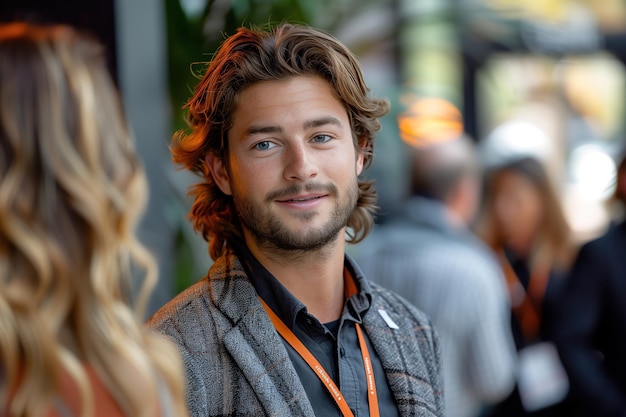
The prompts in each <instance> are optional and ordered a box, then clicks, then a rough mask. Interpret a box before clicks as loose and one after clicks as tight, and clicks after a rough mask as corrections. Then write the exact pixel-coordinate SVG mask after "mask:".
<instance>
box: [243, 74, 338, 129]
mask: <svg viewBox="0 0 626 417" xmlns="http://www.w3.org/2000/svg"><path fill="white" fill-rule="evenodd" d="M320 116H334V117H336V118H338V119H339V120H341V121H342V123H344V124H345V127H346V128H348V127H349V118H348V114H347V111H346V108H345V106H344V104H343V103H342V102H341V101H340V100H339V99H338V98H337V97H336V94H335V92H334V90H333V88H332V87H331V85H330V84H329V83H328V82H327V81H326V80H324V79H323V78H321V77H319V76H313V75H311V76H309V75H300V76H294V77H290V78H287V79H283V80H269V81H259V82H257V83H255V84H252V85H250V86H248V87H246V88H245V89H243V90H242V91H240V93H239V95H238V97H237V104H236V106H235V110H234V112H233V115H232V128H233V129H237V128H238V127H242V125H255V124H259V123H261V124H265V123H270V124H276V125H279V126H282V125H289V124H290V123H301V122H303V121H305V120H307V119H310V118H315V117H320Z"/></svg>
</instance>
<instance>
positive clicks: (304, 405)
mask: <svg viewBox="0 0 626 417" xmlns="http://www.w3.org/2000/svg"><path fill="white" fill-rule="evenodd" d="M231 261H232V263H230V265H229V267H226V265H217V266H216V267H217V268H214V270H213V271H212V272H214V273H213V274H212V276H211V279H210V287H211V293H212V294H211V298H212V299H213V302H214V303H215V305H216V306H217V307H218V309H219V310H220V311H221V312H222V313H223V314H224V315H225V316H227V317H228V318H229V319H230V323H232V327H230V328H229V329H226V328H224V329H223V330H224V346H225V347H226V349H227V350H228V352H229V353H230V355H231V357H232V359H233V361H234V362H235V363H236V365H237V367H238V370H239V371H240V372H241V373H242V374H243V375H244V376H245V378H246V380H247V381H248V383H249V384H250V386H251V387H252V390H253V391H254V392H255V394H256V396H257V398H258V399H259V401H260V402H261V404H262V406H263V408H264V410H265V412H266V414H267V415H269V416H285V417H286V416H292V415H298V416H311V417H313V416H314V413H313V408H312V407H311V404H310V402H309V400H308V398H307V396H306V392H305V391H304V387H303V386H302V383H301V382H300V378H299V377H298V374H297V372H296V370H295V368H294V367H293V365H292V363H291V360H290V359H289V355H288V353H287V350H286V348H285V346H284V345H283V342H282V340H281V338H280V336H279V335H278V333H277V332H276V330H275V329H274V326H273V324H272V322H271V321H270V319H269V317H268V316H267V313H266V312H265V310H264V309H263V306H262V305H261V302H260V301H259V299H258V296H257V293H256V291H255V290H254V287H253V286H252V284H250V282H249V281H248V277H247V276H246V274H245V272H244V270H243V268H242V267H241V264H240V263H239V261H238V260H237V258H236V257H234V256H233V257H231Z"/></svg>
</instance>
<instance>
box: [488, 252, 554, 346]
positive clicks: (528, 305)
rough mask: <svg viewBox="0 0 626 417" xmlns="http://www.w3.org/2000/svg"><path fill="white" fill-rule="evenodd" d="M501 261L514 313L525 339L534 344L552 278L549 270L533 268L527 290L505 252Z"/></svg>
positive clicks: (501, 255) (502, 253)
mask: <svg viewBox="0 0 626 417" xmlns="http://www.w3.org/2000/svg"><path fill="white" fill-rule="evenodd" d="M500 260H501V262H502V266H503V269H504V275H505V277H506V281H507V286H508V288H509V294H510V295H511V303H512V309H513V313H514V314H515V317H517V320H518V321H519V323H520V327H521V330H522V334H523V335H524V339H525V340H526V341H527V342H532V341H533V340H535V339H536V338H537V336H538V335H539V328H540V325H541V306H542V304H543V299H544V296H545V293H546V288H547V285H548V279H549V278H550V272H549V269H547V268H533V269H532V271H531V274H530V277H529V281H528V290H525V289H524V286H523V285H522V283H521V282H520V280H519V277H518V276H517V274H516V273H515V271H514V270H513V266H511V263H510V262H509V260H508V258H507V256H506V254H505V253H504V251H500Z"/></svg>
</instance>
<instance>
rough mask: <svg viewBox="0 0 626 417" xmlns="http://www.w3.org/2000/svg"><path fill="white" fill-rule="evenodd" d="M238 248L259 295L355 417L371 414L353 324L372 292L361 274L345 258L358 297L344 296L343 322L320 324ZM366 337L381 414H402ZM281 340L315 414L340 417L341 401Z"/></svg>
mask: <svg viewBox="0 0 626 417" xmlns="http://www.w3.org/2000/svg"><path fill="white" fill-rule="evenodd" d="M237 252H238V255H239V257H240V259H241V260H242V263H243V264H244V268H245V269H246V272H247V274H248V276H249V277H250V282H251V283H252V285H253V286H254V288H255V289H256V291H257V293H258V294H259V296H260V297H261V298H262V299H263V300H264V301H265V302H266V303H267V305H268V306H269V307H270V308H271V309H272V310H273V311H274V312H275V313H276V315H277V316H278V317H279V318H280V319H281V320H282V321H283V322H284V323H285V325H287V326H288V327H289V328H290V329H291V331H292V332H293V333H294V334H295V335H296V336H297V337H298V339H300V341H301V342H302V343H303V344H304V345H305V346H306V348H307V349H308V350H309V351H310V352H311V353H312V354H313V356H315V358H316V359H317V360H318V361H319V363H320V364H321V365H322V366H323V367H324V369H325V370H326V372H328V374H329V375H330V376H331V377H332V379H333V381H335V384H337V386H338V387H339V389H340V390H341V392H342V393H343V395H344V397H345V399H346V402H347V403H348V405H349V406H350V408H351V409H352V412H353V413H354V415H355V417H361V416H369V406H368V402H367V383H366V381H367V379H366V377H365V370H364V368H363V357H362V356H361V349H360V348H359V342H358V338H357V335H356V326H355V323H361V322H362V318H363V317H364V316H365V314H367V313H368V311H369V308H370V305H371V299H372V294H371V292H370V289H369V285H368V283H367V281H366V280H365V278H364V277H363V276H362V274H361V272H360V271H359V270H358V269H357V268H356V267H355V266H354V265H353V263H352V261H351V260H350V259H349V258H348V257H346V261H345V267H346V268H348V270H349V272H350V273H351V274H352V276H353V277H354V280H355V282H356V285H357V288H358V289H359V291H358V293H357V294H356V295H354V296H352V297H350V298H349V299H348V300H346V304H345V306H344V310H343V313H342V315H341V318H340V319H339V320H337V321H335V322H331V323H325V324H322V323H320V321H319V320H318V319H317V318H316V317H315V316H313V315H311V314H309V313H308V312H307V308H306V306H305V305H304V304H303V303H302V302H301V301H300V300H298V299H297V298H296V297H294V296H293V295H292V294H291V293H290V292H289V291H288V290H287V289H286V288H285V287H284V286H283V285H282V284H281V283H280V282H279V281H278V280H277V279H276V278H275V277H274V276H273V275H272V274H271V273H270V272H269V271H268V270H267V269H265V268H264V267H263V265H261V263H260V262H258V261H257V260H256V258H255V257H254V256H253V255H252V254H251V253H250V251H249V250H248V249H247V248H245V247H241V248H238V250H237ZM364 335H365V340H366V343H367V346H368V349H369V352H370V356H371V361H372V365H373V369H374V377H375V379H376V390H377V394H378V404H379V408H380V415H381V416H390V417H394V416H398V415H399V414H398V408H397V406H396V404H395V400H394V398H393V394H392V392H391V388H390V387H389V382H388V381H387V377H386V375H385V372H384V370H383V367H382V364H381V363H380V358H379V357H378V354H377V353H376V351H375V350H374V347H373V346H372V344H371V342H370V340H369V338H368V337H367V334H366V333H365V332H364ZM283 343H284V344H285V347H286V348H287V352H288V353H289V357H290V359H291V361H292V363H293V366H294V367H295V369H296V372H297V373H298V376H299V377H300V380H301V381H302V385H303V386H304V390H305V391H306V393H307V396H308V398H309V401H310V402H311V405H312V406H313V411H314V412H315V415H316V416H341V412H340V411H339V408H338V406H337V404H336V403H335V401H334V399H333V398H332V396H331V395H330V394H329V393H328V391H327V390H326V387H325V386H324V384H323V383H322V382H321V381H320V380H319V378H318V377H317V374H316V373H315V372H314V371H313V370H312V369H311V368H310V367H309V365H308V364H307V363H306V362H305V361H304V359H302V357H301V356H300V355H299V354H298V352H296V351H295V349H293V348H292V347H291V345H290V344H289V343H287V342H286V341H285V340H283Z"/></svg>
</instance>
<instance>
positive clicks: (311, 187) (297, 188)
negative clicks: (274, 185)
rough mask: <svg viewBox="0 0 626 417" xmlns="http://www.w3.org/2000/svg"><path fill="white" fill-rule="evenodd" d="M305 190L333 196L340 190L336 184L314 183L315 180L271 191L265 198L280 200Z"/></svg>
mask: <svg viewBox="0 0 626 417" xmlns="http://www.w3.org/2000/svg"><path fill="white" fill-rule="evenodd" d="M303 192H308V193H315V192H317V193H325V194H329V195H331V196H336V195H337V193H338V192H339V191H338V190H337V186H336V185H335V184H321V183H313V182H312V183H307V184H305V185H298V184H294V185H292V186H289V187H287V188H283V189H282V190H276V191H271V192H269V193H268V194H267V196H266V197H265V200H266V201H267V202H271V201H274V200H280V199H282V198H285V197H288V196H291V195H294V194H300V193H303Z"/></svg>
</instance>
